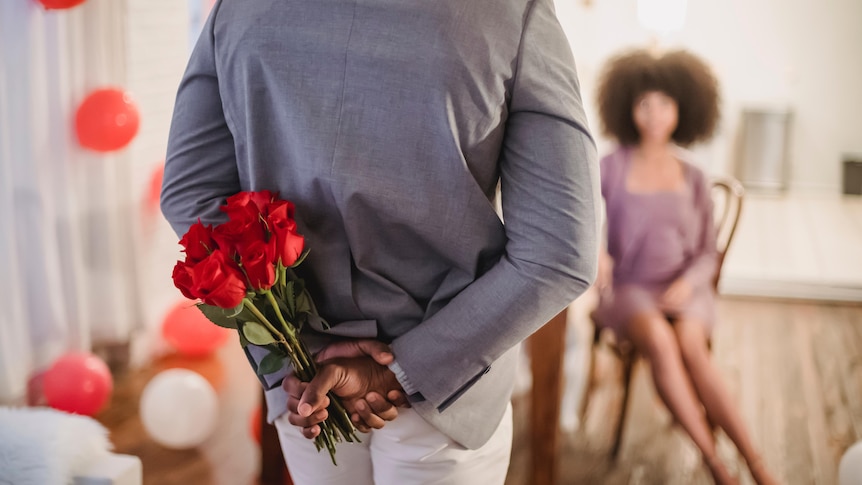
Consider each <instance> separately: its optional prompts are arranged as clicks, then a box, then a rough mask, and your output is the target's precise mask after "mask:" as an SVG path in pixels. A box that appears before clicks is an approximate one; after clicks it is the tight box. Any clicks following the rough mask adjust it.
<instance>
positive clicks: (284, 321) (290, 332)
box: [263, 290, 296, 337]
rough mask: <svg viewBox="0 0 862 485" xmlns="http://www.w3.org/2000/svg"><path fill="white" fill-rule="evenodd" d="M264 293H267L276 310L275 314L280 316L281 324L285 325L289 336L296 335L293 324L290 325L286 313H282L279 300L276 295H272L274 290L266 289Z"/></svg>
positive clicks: (267, 297)
mask: <svg viewBox="0 0 862 485" xmlns="http://www.w3.org/2000/svg"><path fill="white" fill-rule="evenodd" d="M263 294H264V295H266V299H267V300H268V301H269V304H270V305H272V308H273V310H275V316H276V317H278V321H279V322H280V323H281V326H282V327H284V331H285V332H287V335H288V336H289V337H295V336H296V330H294V329H293V326H292V325H289V324H288V323H287V321H286V320H285V319H284V315H282V314H281V308H279V307H278V302H277V301H275V297H274V296H273V295H272V292H271V291H269V290H266V291H264V292H263Z"/></svg>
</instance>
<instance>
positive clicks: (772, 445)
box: [506, 299, 862, 485]
mask: <svg viewBox="0 0 862 485" xmlns="http://www.w3.org/2000/svg"><path fill="white" fill-rule="evenodd" d="M719 322H720V323H719V326H717V327H716V330H715V336H714V349H713V350H714V359H715V361H716V362H717V364H718V366H719V367H720V368H721V370H722V372H723V374H724V376H725V378H726V382H727V384H728V386H729V388H730V390H731V392H732V394H733V395H734V398H735V399H736V402H737V403H739V406H740V408H741V410H742V413H743V417H744V419H745V421H746V422H747V423H748V425H749V430H750V433H751V435H752V437H753V439H754V440H755V442H756V443H757V444H758V446H759V447H760V448H761V450H762V452H763V455H764V457H765V459H766V461H767V463H769V464H770V465H771V466H772V468H773V469H774V470H775V472H776V474H777V475H778V476H779V478H780V479H781V480H782V482H783V483H788V484H823V485H831V484H835V483H837V476H836V473H837V467H838V462H839V460H840V458H841V455H842V453H843V452H844V450H846V449H847V448H848V447H849V446H850V445H852V444H853V443H855V442H856V441H858V440H862V306H826V305H819V304H807V303H781V302H775V301H772V302H769V301H755V300H743V299H723V300H721V301H720V303H719ZM618 364H619V362H618V361H617V360H616V359H615V357H614V356H613V354H612V353H610V352H609V351H606V350H603V351H600V353H599V354H598V359H597V366H596V367H597V369H596V374H597V379H598V382H597V383H596V386H597V388H596V389H595V390H594V394H593V399H592V400H591V403H590V409H587V412H586V417H585V419H584V421H583V423H582V424H581V426H579V427H578V429H577V430H576V431H574V432H570V433H565V434H564V439H563V440H562V441H563V450H562V454H563V455H562V458H561V461H562V464H561V467H560V470H559V477H560V482H559V483H561V484H580V483H583V484H610V485H613V484H669V485H670V484H699V483H712V482H711V480H710V478H709V475H708V473H707V472H706V470H705V469H704V467H703V466H702V465H701V462H700V458H699V455H698V453H697V449H696V448H695V447H694V445H693V443H692V442H691V441H690V440H689V439H688V437H687V435H685V433H684V432H683V431H682V430H681V428H679V427H677V426H673V425H672V424H671V420H670V415H669V414H668V413H667V411H666V410H665V408H664V406H663V404H662V403H661V402H660V401H659V399H658V397H657V394H656V393H655V392H654V390H653V387H652V381H651V379H650V376H649V368H648V367H647V365H646V364H644V363H643V362H641V363H640V364H638V365H637V366H636V370H635V371H634V372H635V375H634V377H633V381H634V382H633V386H634V387H633V391H632V392H633V395H632V397H631V401H630V403H629V413H630V414H629V416H628V420H627V427H626V429H625V431H624V435H623V443H622V448H621V451H620V456H619V458H618V461H617V463H612V462H611V461H610V460H609V458H608V450H609V447H610V439H611V436H610V433H611V430H612V427H613V424H614V421H613V420H614V419H616V416H617V413H618V410H619V397H620V390H621V387H620V378H621V377H620V374H619V373H620V366H619V365H618ZM525 402H526V399H524V398H518V399H516V401H515V409H516V431H515V433H516V437H515V442H516V444H515V447H514V452H513V460H512V465H511V467H510V472H509V479H508V480H507V482H506V483H507V485H528V484H530V479H529V477H528V476H525V473H526V465H527V456H526V451H527V446H529V444H527V443H524V442H523V440H524V437H525V436H527V433H526V429H525V427H526V418H527V413H528V412H529V410H528V409H526V406H525V405H524V404H525ZM719 453H720V456H721V457H722V458H723V459H724V460H725V462H726V463H728V465H729V466H730V467H731V468H732V469H733V470H736V473H738V474H739V476H740V478H741V480H742V483H743V484H749V483H753V482H752V481H751V479H750V477H749V476H748V474H747V471H745V469H744V468H742V467H744V464H743V463H742V462H741V458H740V457H739V456H738V454H737V453H736V450H735V448H734V447H733V445H732V443H731V442H730V441H729V440H728V439H727V437H726V436H725V435H723V434H719Z"/></svg>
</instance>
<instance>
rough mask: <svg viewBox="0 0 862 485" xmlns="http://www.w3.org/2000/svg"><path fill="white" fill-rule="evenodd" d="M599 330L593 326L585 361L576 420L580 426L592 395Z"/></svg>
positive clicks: (585, 415)
mask: <svg viewBox="0 0 862 485" xmlns="http://www.w3.org/2000/svg"><path fill="white" fill-rule="evenodd" d="M600 330H601V329H599V328H598V327H597V326H593V344H592V346H590V358H589V360H588V361H587V368H586V374H584V375H585V379H586V382H585V384H584V394H583V396H581V408H580V410H579V411H578V418H579V419H580V420H581V425H583V423H584V419H586V417H587V409H589V404H590V396H592V394H593V388H594V387H595V381H596V378H595V376H594V375H593V373H594V372H595V369H596V349H597V348H598V345H599V332H600Z"/></svg>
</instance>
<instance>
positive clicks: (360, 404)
mask: <svg viewBox="0 0 862 485" xmlns="http://www.w3.org/2000/svg"><path fill="white" fill-rule="evenodd" d="M355 407H356V413H357V414H359V418H360V419H361V420H362V423H363V424H365V425H366V426H368V427H371V428H374V429H380V428H382V427H383V426H384V425H385V424H386V421H384V420H383V418H381V417H380V416H378V415H376V414H374V412H373V411H372V410H371V406H370V405H369V404H368V402H366V401H365V400H364V399H359V400H357V401H356V406H355ZM358 427H359V426H357V428H358Z"/></svg>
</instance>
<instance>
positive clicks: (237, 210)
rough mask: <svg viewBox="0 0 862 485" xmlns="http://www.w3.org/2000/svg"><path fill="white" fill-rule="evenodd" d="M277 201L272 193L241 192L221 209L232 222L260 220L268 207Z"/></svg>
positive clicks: (266, 191) (230, 198) (229, 198)
mask: <svg viewBox="0 0 862 485" xmlns="http://www.w3.org/2000/svg"><path fill="white" fill-rule="evenodd" d="M274 199H275V196H274V195H273V194H272V192H270V191H268V190H261V191H259V192H240V193H238V194H236V195H232V196H230V197H228V199H227V201H226V202H227V203H226V205H224V206H222V207H221V210H222V212H224V213H226V214H227V215H228V218H230V219H231V220H234V219H241V220H245V219H248V218H254V219H256V218H258V217H259V215H261V214H263V213H264V210H265V209H266V207H267V206H268V205H269V204H270V202H272V201H273V200H274Z"/></svg>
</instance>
